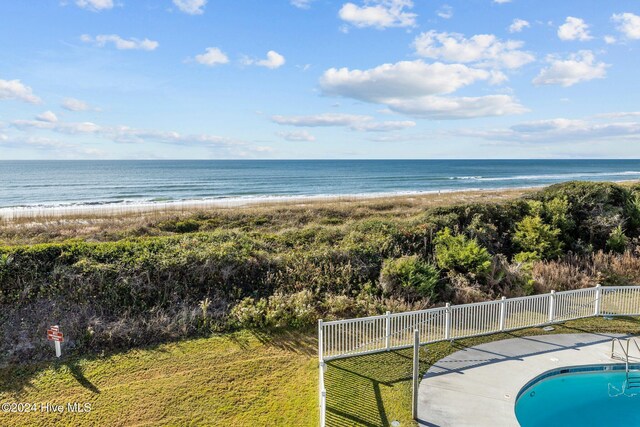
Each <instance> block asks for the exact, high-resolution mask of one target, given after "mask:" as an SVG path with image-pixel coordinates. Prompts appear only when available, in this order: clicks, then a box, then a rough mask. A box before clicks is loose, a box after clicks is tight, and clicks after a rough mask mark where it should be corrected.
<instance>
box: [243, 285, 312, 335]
mask: <svg viewBox="0 0 640 427" xmlns="http://www.w3.org/2000/svg"><path fill="white" fill-rule="evenodd" d="M316 308H317V307H316V302H315V298H314V297H313V294H312V293H311V292H310V291H308V290H304V291H300V292H296V293H294V294H281V293H277V294H274V295H271V296H270V297H269V298H260V299H259V300H255V299H254V298H245V299H243V300H242V301H240V302H239V303H238V304H237V305H236V306H235V307H233V308H232V309H231V316H232V319H234V320H235V324H236V326H240V327H248V328H264V327H266V328H286V327H295V328H304V327H307V326H309V325H311V324H313V323H314V322H315V321H316V320H317V319H318V316H317V310H316Z"/></svg>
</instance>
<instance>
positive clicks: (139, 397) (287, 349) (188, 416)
mask: <svg viewBox="0 0 640 427" xmlns="http://www.w3.org/2000/svg"><path fill="white" fill-rule="evenodd" d="M580 332H618V333H630V334H640V319H637V318H617V319H615V320H605V319H602V318H591V319H582V320H577V321H571V322H566V323H564V324H559V325H556V327H555V330H554V331H553V332H544V331H543V330H542V329H541V328H529V329H523V330H520V331H515V332H511V333H504V334H495V335H490V336H484V337H476V338H469V339H463V340H457V341H455V342H453V343H449V342H441V343H436V344H432V345H428V346H425V347H423V348H422V349H421V371H423V372H425V371H426V370H427V369H428V368H429V366H431V365H432V364H433V363H435V362H436V361H437V360H439V359H441V358H442V357H445V356H446V355H448V354H450V353H453V352H455V351H458V350H460V349H463V348H466V347H470V346H474V345H478V344H481V343H485V342H489V341H495V340H500V339H508V338H513V337H516V336H527V335H540V334H547V333H580ZM316 345H317V342H316V340H315V338H314V336H313V334H302V333H279V334H272V335H266V334H258V333H255V332H249V331H241V332H236V333H229V334H224V335H220V336H215V337H211V338H201V339H192V340H185V341H181V342H178V343H171V344H163V345H159V346H156V347H152V348H146V349H138V350H130V351H127V352H124V353H117V354H112V355H105V356H100V357H84V358H75V359H68V360H62V361H60V362H53V363H50V364H37V365H35V364H34V365H27V366H23V367H20V368H18V369H15V368H3V369H0V403H5V402H37V403H44V402H50V403H54V404H64V405H66V403H69V402H71V403H73V402H79V403H91V405H92V410H91V412H89V413H83V414H71V413H64V414H62V415H60V414H47V413H30V414H5V413H2V412H0V425H2V426H8V427H13V426H49V425H54V424H55V425H57V426H80V427H82V426H98V425H99V426H151V425H153V426H157V425H180V426H187V425H211V426H214V425H215V426H219V425H226V426H296V427H297V426H316V425H317V424H318V412H317V390H318V389H317V381H318V370H317V358H316ZM411 351H412V350H411V349H408V350H400V351H391V352H385V353H379V354H373V355H366V356H360V357H353V358H348V359H341V360H335V361H329V362H328V363H327V373H326V377H325V384H326V388H327V399H328V400H327V406H328V408H327V425H329V426H338V427H346V426H367V427H378V426H389V425H391V423H392V422H393V421H399V422H400V426H413V425H415V424H414V422H413V421H412V420H411V407H410V402H411V364H412V361H411V357H412V356H411Z"/></svg>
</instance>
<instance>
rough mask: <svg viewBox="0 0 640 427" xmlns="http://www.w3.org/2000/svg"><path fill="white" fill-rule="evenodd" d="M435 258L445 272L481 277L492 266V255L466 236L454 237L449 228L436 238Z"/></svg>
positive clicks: (440, 232) (439, 233)
mask: <svg viewBox="0 0 640 427" xmlns="http://www.w3.org/2000/svg"><path fill="white" fill-rule="evenodd" d="M434 243H435V258H436V262H437V263H438V266H439V267H440V268H443V269H445V270H451V271H458V272H461V273H472V274H475V275H481V274H484V273H486V272H487V270H488V269H489V267H490V266H491V255H489V252H488V251H487V249H486V248H483V247H482V246H480V245H479V244H478V242H477V241H476V240H475V239H469V238H467V237H466V236H465V235H464V234H458V235H455V236H454V235H453V234H451V230H450V229H449V228H448V227H445V229H444V230H441V231H439V232H438V234H437V235H436V238H435V241H434Z"/></svg>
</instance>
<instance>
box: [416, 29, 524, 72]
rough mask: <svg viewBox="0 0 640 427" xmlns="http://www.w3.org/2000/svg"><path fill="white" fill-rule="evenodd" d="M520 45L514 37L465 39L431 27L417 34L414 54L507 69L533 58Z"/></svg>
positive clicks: (490, 36)
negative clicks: (510, 38) (503, 38)
mask: <svg viewBox="0 0 640 427" xmlns="http://www.w3.org/2000/svg"><path fill="white" fill-rule="evenodd" d="M523 44H524V43H523V42H521V41H515V40H507V41H501V40H500V39H498V38H497V37H496V36H494V35H492V34H478V35H475V36H472V37H470V38H465V37H464V35H462V34H458V33H446V32H445V33H438V32H436V31H433V30H431V31H428V32H426V33H422V34H420V35H419V36H418V37H416V39H415V40H414V42H413V45H414V47H415V49H416V53H417V54H418V55H420V56H422V57H425V58H432V59H439V60H442V61H447V62H461V63H477V65H478V66H490V67H495V68H510V69H513V68H519V67H522V66H523V65H525V64H528V63H529V62H532V61H533V60H534V59H535V57H534V56H533V55H532V54H530V53H528V52H525V51H522V50H520V48H521V47H522V46H523Z"/></svg>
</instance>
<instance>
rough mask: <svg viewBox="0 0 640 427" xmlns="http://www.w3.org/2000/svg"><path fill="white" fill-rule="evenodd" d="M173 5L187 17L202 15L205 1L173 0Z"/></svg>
mask: <svg viewBox="0 0 640 427" xmlns="http://www.w3.org/2000/svg"><path fill="white" fill-rule="evenodd" d="M173 4H175V5H176V6H177V8H178V9H180V10H181V11H182V12H184V13H188V14H189V15H202V14H203V13H204V7H205V6H206V5H207V0H173Z"/></svg>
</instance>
